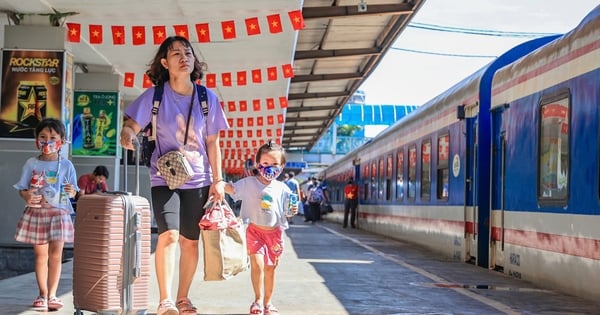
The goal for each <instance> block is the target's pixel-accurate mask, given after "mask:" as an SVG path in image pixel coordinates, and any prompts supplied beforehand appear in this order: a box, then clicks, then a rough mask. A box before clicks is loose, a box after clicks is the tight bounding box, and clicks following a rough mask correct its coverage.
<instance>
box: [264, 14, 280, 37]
mask: <svg viewBox="0 0 600 315" xmlns="http://www.w3.org/2000/svg"><path fill="white" fill-rule="evenodd" d="M267 21H268V22H269V32H271V33H272V34H276V33H281V32H283V28H282V27H281V16H280V15H279V14H271V15H267Z"/></svg>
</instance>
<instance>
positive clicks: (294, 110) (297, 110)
mask: <svg viewBox="0 0 600 315" xmlns="http://www.w3.org/2000/svg"><path fill="white" fill-rule="evenodd" d="M337 108H338V106H337V105H325V106H305V107H288V108H287V112H288V113H300V112H304V111H314V110H334V109H337Z"/></svg>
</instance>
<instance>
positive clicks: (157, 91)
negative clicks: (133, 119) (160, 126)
mask: <svg viewBox="0 0 600 315" xmlns="http://www.w3.org/2000/svg"><path fill="white" fill-rule="evenodd" d="M163 91H164V85H163V84H159V85H157V86H155V87H154V96H153V97H152V122H151V124H152V132H151V134H150V135H149V136H148V141H154V140H156V116H157V115H158V107H159V106H160V102H161V101H162V95H163Z"/></svg>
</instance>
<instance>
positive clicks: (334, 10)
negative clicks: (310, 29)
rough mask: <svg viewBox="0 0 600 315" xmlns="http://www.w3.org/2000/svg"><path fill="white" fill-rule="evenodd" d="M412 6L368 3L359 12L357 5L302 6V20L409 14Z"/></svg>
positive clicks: (411, 11)
mask: <svg viewBox="0 0 600 315" xmlns="http://www.w3.org/2000/svg"><path fill="white" fill-rule="evenodd" d="M413 8H414V6H413V5H411V4H406V3H400V4H369V5H368V6H367V11H365V12H359V11H358V6H357V5H350V6H329V7H303V8H302V16H303V18H304V20H309V19H320V18H334V17H343V16H360V15H379V16H381V15H385V14H389V15H397V14H411V13H413Z"/></svg>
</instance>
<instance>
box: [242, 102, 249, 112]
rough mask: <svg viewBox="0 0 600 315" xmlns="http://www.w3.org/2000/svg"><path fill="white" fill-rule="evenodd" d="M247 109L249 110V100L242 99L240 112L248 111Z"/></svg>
mask: <svg viewBox="0 0 600 315" xmlns="http://www.w3.org/2000/svg"><path fill="white" fill-rule="evenodd" d="M246 111H248V102H247V101H240V112H246Z"/></svg>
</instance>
